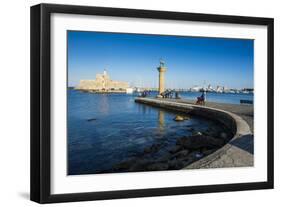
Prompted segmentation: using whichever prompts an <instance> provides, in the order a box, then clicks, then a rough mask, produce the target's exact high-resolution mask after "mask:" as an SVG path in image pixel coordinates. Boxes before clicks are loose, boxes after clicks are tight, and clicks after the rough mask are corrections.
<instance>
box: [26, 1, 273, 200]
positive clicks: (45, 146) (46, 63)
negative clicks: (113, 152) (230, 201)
mask: <svg viewBox="0 0 281 207" xmlns="http://www.w3.org/2000/svg"><path fill="white" fill-rule="evenodd" d="M52 13H66V14H83V15H100V16H114V17H134V18H151V19H166V20H181V21H194V22H219V23H233V24H248V25H265V26H267V35H268V37H267V41H268V42H267V43H268V47H267V59H268V65H267V73H268V80H267V93H268V97H267V103H268V106H267V107H268V108H267V113H268V119H267V127H268V134H267V175H268V177H267V181H266V182H249V183H238V184H219V185H203V186H188V187H168V188H154V189H138V190H121V191H106V192H85V193H71V194H51V193H50V189H51V183H50V181H51V179H50V166H51V160H50V150H51V143H50V129H51V127H50V125H51V114H50V112H51V110H50V107H51V104H50V103H51V90H50V87H51V85H50V80H51V72H50V58H51V56H50V51H51V50H50V31H51V27H50V26H51V25H50V15H51V14H52ZM30 24H31V36H30V42H31V59H30V60H31V152H30V155H31V169H30V170H31V174H30V181H31V182H30V192H31V193H30V199H31V200H32V201H35V202H38V203H54V202H70V201H87V200H102V199H118V198H133V197H146V196H166V195H179V194H195V193H210V192H225V191H242V190H255V189H271V188H273V186H274V185H273V177H274V168H273V167H274V166H273V165H274V156H273V155H274V151H273V150H274V147H273V132H274V129H273V120H274V118H273V110H274V109H273V100H274V98H273V95H274V83H273V81H274V78H273V61H274V60H273V44H274V42H273V41H274V40H273V38H274V32H273V28H274V20H273V19H272V18H260V17H245V16H228V15H213V14H195V13H181V12H167V11H152V10H135V9H120V8H103V7H89V6H72V5H55V4H39V5H35V6H32V7H31V22H30Z"/></svg>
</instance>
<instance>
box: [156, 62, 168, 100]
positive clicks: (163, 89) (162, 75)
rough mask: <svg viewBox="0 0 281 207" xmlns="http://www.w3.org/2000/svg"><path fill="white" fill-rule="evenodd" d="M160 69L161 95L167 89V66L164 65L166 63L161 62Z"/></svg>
mask: <svg viewBox="0 0 281 207" xmlns="http://www.w3.org/2000/svg"><path fill="white" fill-rule="evenodd" d="M157 69H158V71H159V89H158V91H159V95H160V94H161V93H162V92H164V91H165V72H166V70H167V69H166V67H164V64H163V63H161V62H160V66H159V67H158V68H157Z"/></svg>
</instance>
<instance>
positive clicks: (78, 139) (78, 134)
mask: <svg viewBox="0 0 281 207" xmlns="http://www.w3.org/2000/svg"><path fill="white" fill-rule="evenodd" d="M198 94H200V93H198ZM136 95H137V94H131V95H127V94H93V93H83V92H80V91H76V90H68V174H69V175H77V174H91V173H102V172H112V169H113V167H114V166H117V165H118V164H120V163H122V162H124V161H126V160H128V159H135V158H137V157H139V156H141V155H143V152H144V151H145V150H147V149H149V148H150V147H151V146H161V149H159V150H158V151H157V153H153V154H150V155H149V156H150V157H151V158H150V159H154V158H155V159H157V158H159V157H162V156H164V155H165V154H167V153H168V151H169V150H170V148H171V147H172V146H174V145H175V144H176V141H177V140H178V139H179V138H181V137H183V136H188V135H192V133H193V132H194V131H195V132H204V131H207V130H208V129H210V128H212V130H214V131H219V132H226V133H227V131H226V129H225V128H224V127H223V126H221V125H220V124H218V123H217V122H214V121H211V120H206V119H203V118H201V117H196V116H192V117H190V119H189V120H185V121H183V122H175V121H174V120H173V119H174V117H175V115H177V114H179V113H176V112H173V111H167V110H164V109H159V108H154V107H151V106H146V105H142V104H138V103H135V102H134V99H135V97H136ZM189 95H192V96H195V97H196V96H198V95H197V94H196V93H194V94H189ZM246 95H248V94H243V97H245V96H246ZM192 96H190V97H192ZM223 96H225V94H224V95H223ZM213 97H214V98H215V97H216V98H218V97H217V96H213ZM210 98H211V97H210ZM220 98H222V97H220ZM214 100H216V99H214ZM231 100H232V101H233V102H235V101H237V100H238V99H237V98H231ZM200 156H202V155H200Z"/></svg>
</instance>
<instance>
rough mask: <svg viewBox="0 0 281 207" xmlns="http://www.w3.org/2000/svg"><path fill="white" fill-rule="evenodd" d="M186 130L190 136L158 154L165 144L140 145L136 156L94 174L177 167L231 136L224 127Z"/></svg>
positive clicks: (173, 168) (212, 149) (209, 151)
mask: <svg viewBox="0 0 281 207" xmlns="http://www.w3.org/2000/svg"><path fill="white" fill-rule="evenodd" d="M187 130H188V131H192V135H191V136H183V137H181V138H178V139H177V140H176V143H175V144H174V145H173V146H168V147H167V148H166V150H165V153H162V154H161V156H159V151H161V150H162V149H163V148H164V147H165V146H163V145H162V144H157V143H156V144H155V143H154V144H152V145H151V146H149V147H146V148H144V150H143V152H142V153H140V154H139V155H137V156H135V157H133V158H129V159H127V160H124V161H122V162H120V163H118V164H116V165H115V166H113V167H112V169H109V170H106V171H103V172H97V173H114V172H141V171H160V170H179V169H182V168H183V167H186V166H188V165H190V164H191V163H193V162H195V161H197V160H199V159H201V158H203V157H205V156H207V155H210V154H211V153H213V152H215V151H216V150H218V149H219V148H221V147H222V146H224V145H225V144H226V143H227V142H228V141H229V140H230V139H231V137H232V136H233V134H231V133H230V130H227V129H225V130H223V131H221V130H220V131H218V130H216V129H214V128H208V129H207V130H205V131H202V132H199V131H195V130H194V129H193V128H192V127H189V128H187Z"/></svg>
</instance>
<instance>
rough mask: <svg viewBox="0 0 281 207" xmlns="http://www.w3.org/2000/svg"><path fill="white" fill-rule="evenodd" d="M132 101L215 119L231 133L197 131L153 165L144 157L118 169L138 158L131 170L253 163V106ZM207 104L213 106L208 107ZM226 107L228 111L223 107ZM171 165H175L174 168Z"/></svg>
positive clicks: (154, 149) (180, 101)
mask: <svg viewBox="0 0 281 207" xmlns="http://www.w3.org/2000/svg"><path fill="white" fill-rule="evenodd" d="M135 101H136V102H138V103H142V104H148V105H151V106H155V107H161V108H166V109H170V110H173V111H178V112H182V113H186V114H190V115H197V116H203V117H205V118H208V119H212V120H215V121H217V122H218V123H220V124H221V125H224V126H226V128H227V129H228V131H230V133H231V134H232V135H231V137H229V134H228V135H224V134H221V133H218V132H216V131H215V130H212V129H211V130H209V131H207V132H203V133H201V132H199V133H198V132H197V134H196V133H195V134H194V135H192V136H188V137H183V138H181V139H179V140H177V144H176V146H174V147H173V148H171V149H170V152H171V154H170V155H168V156H167V157H164V158H160V159H161V160H159V161H158V162H155V163H154V164H152V165H151V164H150V165H147V164H149V163H147V160H146V159H145V156H143V158H141V159H139V160H131V161H130V160H129V161H127V162H124V163H120V165H119V166H116V167H117V168H118V169H119V170H120V169H122V168H123V169H125V168H126V167H128V166H131V164H132V162H134V163H137V162H139V161H141V162H143V165H139V166H138V168H139V169H131V170H134V171H136V170H141V169H143V168H144V167H145V166H150V167H148V169H146V170H168V169H198V168H215V167H243V166H253V164H254V163H253V134H252V131H251V128H252V123H253V121H252V119H251V117H253V107H252V106H242V105H231V104H218V103H207V104H206V106H198V105H194V104H192V103H189V102H188V101H184V100H178V101H176V100H172V99H155V98H136V99H135ZM209 105H211V106H212V107H209ZM225 108H227V109H228V110H224V109H225ZM232 111H233V112H235V113H233V112H232ZM239 113H243V116H244V115H245V114H247V115H249V116H248V119H247V122H246V121H245V120H244V119H243V118H242V117H241V116H240V115H239ZM249 117H250V118H249ZM250 126H251V127H250ZM159 148H161V146H151V147H150V148H149V149H147V150H146V152H144V153H145V154H148V155H149V154H150V153H151V152H153V151H157V150H159ZM173 164H174V165H175V166H174V167H173ZM171 166H172V167H171ZM129 171H130V170H129Z"/></svg>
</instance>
